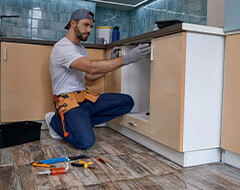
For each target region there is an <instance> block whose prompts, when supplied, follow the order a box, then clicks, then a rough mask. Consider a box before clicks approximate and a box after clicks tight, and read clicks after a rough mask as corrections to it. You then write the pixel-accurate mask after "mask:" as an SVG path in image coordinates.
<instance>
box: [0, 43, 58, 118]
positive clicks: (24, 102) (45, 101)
mask: <svg viewBox="0 0 240 190" xmlns="http://www.w3.org/2000/svg"><path fill="white" fill-rule="evenodd" d="M5 50H6V52H5ZM51 50H52V46H45V45H29V44H19V43H5V42H2V43H1V55H2V56H1V122H13V121H23V120H44V116H45V114H46V113H47V112H49V111H52V110H54V107H53V102H52V99H51V97H52V90H51V77H50V73H49V62H50V60H49V57H50V53H51ZM5 53H6V60H5V59H4V54H5Z"/></svg>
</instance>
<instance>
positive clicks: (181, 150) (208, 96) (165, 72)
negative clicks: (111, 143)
mask: <svg viewBox="0 0 240 190" xmlns="http://www.w3.org/2000/svg"><path fill="white" fill-rule="evenodd" d="M151 46H152V49H153V51H152V57H153V60H152V61H151V60H150V57H147V58H146V59H143V60H141V61H140V63H134V64H132V65H129V66H125V67H123V68H121V71H117V72H118V74H116V72H114V73H111V74H109V75H108V76H107V77H111V79H112V80H111V81H112V84H111V85H110V86H115V87H114V88H112V89H111V88H110V89H108V90H114V89H118V90H119V89H120V92H123V93H124V92H128V94H130V95H131V96H133V99H134V100H137V101H136V105H135V106H136V107H135V108H134V109H133V110H132V112H130V113H129V114H127V115H125V116H122V117H120V118H117V119H116V120H114V121H111V122H109V126H110V127H112V128H114V129H116V130H118V131H119V132H123V131H124V130H125V129H124V128H122V127H125V128H128V129H131V131H134V132H136V133H134V134H141V135H143V136H144V137H139V138H138V142H139V143H141V142H143V141H148V140H149V139H150V140H152V141H151V142H152V144H154V146H155V147H156V142H157V143H159V144H158V145H159V147H160V146H161V147H164V148H162V149H161V150H162V151H161V150H160V149H158V148H155V150H157V149H158V151H159V150H160V151H159V153H160V154H164V151H165V150H166V149H168V150H169V152H171V151H172V152H174V151H176V152H174V153H173V154H172V153H166V155H164V156H166V157H168V158H169V159H171V160H173V161H176V162H177V163H179V164H180V165H182V166H190V165H198V164H203V163H209V162H216V161H219V160H220V151H219V148H220V138H221V107H222V84H223V57H224V36H223V35H213V34H208V33H205V32H194V31H185V32H180V33H176V34H171V35H166V36H162V37H158V38H154V39H152V41H151ZM128 48H129V47H128V46H123V48H122V50H123V51H122V52H123V53H126V52H128V51H129V49H128ZM124 50H126V51H124ZM141 62H143V63H142V64H143V65H144V66H143V65H141ZM130 66H131V67H132V68H131V67H130ZM147 66H149V68H148V67H147ZM132 71H137V72H136V73H134V75H133V76H131V72H132ZM137 73H139V76H142V78H141V77H138V76H137ZM135 76H136V77H135ZM114 77H115V78H114ZM128 77H129V78H130V77H131V80H128ZM109 81H110V80H109ZM119 81H121V82H119ZM114 82H117V83H115V85H114V84H113V83H114ZM107 85H108V84H107ZM116 85H118V87H116ZM145 85H146V86H147V85H148V87H149V88H146V86H145ZM135 87H136V88H137V89H138V88H141V87H142V89H141V90H139V89H138V90H136V89H135ZM146 92H147V93H146ZM139 97H140V98H141V99H140V101H138V98H139ZM139 102H144V104H145V105H144V108H143V107H140V106H139ZM149 110H150V116H146V112H147V111H149ZM118 122H119V123H118ZM117 123H118V125H119V126H117ZM127 133H130V132H126V133H125V134H126V135H128V134H127ZM145 137H146V138H145ZM144 139H145V140H144ZM149 142H150V141H149ZM146 144H147V146H148V147H149V148H151V145H150V144H151V143H146ZM158 145H157V146H158ZM201 156H203V157H204V156H205V158H204V159H202V158H201ZM206 157H208V159H206Z"/></svg>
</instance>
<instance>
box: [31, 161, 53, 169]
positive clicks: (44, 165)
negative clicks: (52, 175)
mask: <svg viewBox="0 0 240 190" xmlns="http://www.w3.org/2000/svg"><path fill="white" fill-rule="evenodd" d="M31 165H33V166H38V167H44V168H50V167H51V165H50V164H42V163H38V162H33V163H31Z"/></svg>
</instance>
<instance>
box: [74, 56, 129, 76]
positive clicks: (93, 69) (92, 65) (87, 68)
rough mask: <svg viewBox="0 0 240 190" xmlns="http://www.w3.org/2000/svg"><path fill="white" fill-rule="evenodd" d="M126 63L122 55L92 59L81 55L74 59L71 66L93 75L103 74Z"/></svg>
mask: <svg viewBox="0 0 240 190" xmlns="http://www.w3.org/2000/svg"><path fill="white" fill-rule="evenodd" d="M124 65H125V62H124V60H123V58H122V57H118V58H116V59H110V60H101V61H92V60H90V59H88V58H86V57H80V58H78V59H76V60H75V61H73V62H72V63H71V65H70V67H71V68H74V69H76V70H80V71H84V72H86V73H88V74H90V75H91V76H94V75H96V76H97V75H99V74H101V75H102V76H103V75H104V74H106V73H108V72H110V71H113V70H115V69H117V68H119V67H122V66H124ZM98 78H99V77H98Z"/></svg>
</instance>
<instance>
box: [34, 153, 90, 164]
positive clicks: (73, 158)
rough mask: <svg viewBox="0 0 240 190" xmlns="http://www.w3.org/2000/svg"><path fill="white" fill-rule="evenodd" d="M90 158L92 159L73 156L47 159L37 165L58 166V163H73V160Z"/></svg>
mask: <svg viewBox="0 0 240 190" xmlns="http://www.w3.org/2000/svg"><path fill="white" fill-rule="evenodd" d="M88 158H90V157H89V156H87V155H80V156H72V157H62V158H52V159H46V160H41V161H39V162H36V163H37V164H56V163H60V162H68V161H73V160H78V159H88Z"/></svg>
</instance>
